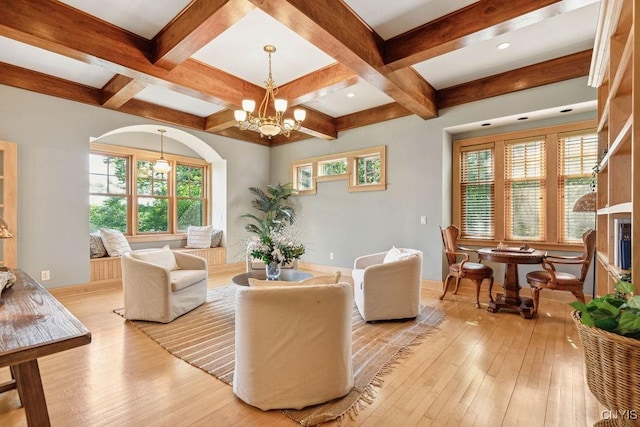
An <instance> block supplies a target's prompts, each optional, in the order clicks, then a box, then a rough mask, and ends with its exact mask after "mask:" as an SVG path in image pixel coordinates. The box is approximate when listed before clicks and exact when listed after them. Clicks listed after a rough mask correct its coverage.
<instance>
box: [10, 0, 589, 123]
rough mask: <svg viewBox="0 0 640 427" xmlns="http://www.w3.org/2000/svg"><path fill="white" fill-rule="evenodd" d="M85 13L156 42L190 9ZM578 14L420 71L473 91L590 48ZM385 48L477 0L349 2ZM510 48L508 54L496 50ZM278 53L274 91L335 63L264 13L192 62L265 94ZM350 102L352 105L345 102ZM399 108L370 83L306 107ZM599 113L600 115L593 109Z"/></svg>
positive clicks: (77, 72)
mask: <svg viewBox="0 0 640 427" xmlns="http://www.w3.org/2000/svg"><path fill="white" fill-rule="evenodd" d="M62 2H63V3H66V4H67V5H69V6H71V7H74V8H77V9H80V10H82V11H84V12H85V13H87V14H90V15H93V16H95V17H97V18H99V19H101V20H104V21H107V22H109V23H111V24H113V25H116V26H118V27H121V28H123V29H126V30H127V31H130V32H132V33H135V34H138V35H140V36H143V37H145V38H147V39H152V38H153V37H154V36H155V35H156V34H158V32H159V31H160V30H162V28H164V27H165V26H166V25H167V24H168V23H170V22H171V21H172V20H173V19H174V17H175V16H176V15H178V14H179V13H180V11H181V10H182V9H183V8H184V7H186V6H187V5H189V4H190V3H191V1H190V0H110V1H88V0H62ZM563 2H566V3H572V4H578V5H581V6H582V7H580V8H577V9H574V10H572V11H570V12H566V13H562V14H561V15H559V16H555V17H552V18H550V19H546V20H544V21H542V22H537V23H533V24H531V25H527V24H526V23H524V24H520V25H519V28H518V29H515V30H510V29H508V28H505V29H503V30H501V31H503V33H502V34H495V35H492V36H491V37H490V38H488V36H486V35H485V36H483V38H485V40H479V41H478V42H476V43H473V44H471V45H468V46H465V47H462V48H460V49H458V50H455V51H453V52H450V53H447V54H444V55H441V56H437V57H435V58H433V59H429V60H427V61H424V62H421V63H419V64H416V65H415V66H414V69H415V70H416V72H417V73H418V74H420V75H421V76H422V77H423V78H424V79H425V80H427V81H428V82H429V83H430V84H431V85H432V86H433V87H434V88H435V89H443V88H447V87H450V86H453V85H457V84H461V83H465V82H469V81H472V80H475V79H478V78H482V77H486V76H490V75H494V74H497V73H502V72H505V71H508V70H512V69H516V68H519V67H523V66H526V65H531V64H534V63H538V62H541V61H545V60H548V59H553V58H556V57H559V56H564V55H568V54H571V53H575V52H580V51H584V50H587V49H590V48H591V47H593V43H594V36H595V28H596V23H597V18H598V10H599V3H600V2H599V0H563ZM344 3H346V4H347V5H348V6H349V7H350V8H351V9H352V10H353V11H354V12H355V13H356V14H358V15H359V16H360V18H361V19H362V20H363V21H364V22H365V23H366V24H367V25H369V26H370V27H371V28H372V29H373V30H374V31H376V32H377V33H378V34H379V35H380V36H381V37H382V38H383V39H389V38H392V37H395V36H397V35H399V34H402V33H404V32H406V31H408V30H410V29H413V28H416V27H419V26H420V25H422V24H425V23H428V22H431V21H433V20H435V19H437V18H439V17H442V16H444V15H446V14H448V13H451V12H454V11H456V10H458V9H461V8H463V7H466V6H469V5H470V4H473V3H475V1H471V0H394V1H388V0H344ZM503 41H508V42H510V43H511V47H510V48H508V49H505V50H498V49H496V46H497V45H498V44H499V43H501V42H503ZM266 44H273V45H275V46H276V47H277V52H276V53H275V54H274V55H273V64H272V65H273V78H274V80H275V82H276V84H278V85H280V86H281V85H283V84H285V83H287V82H290V81H292V80H295V79H297V78H299V77H301V76H304V75H306V74H309V73H311V72H314V71H316V70H318V69H321V68H323V67H326V66H328V65H331V64H333V63H334V62H335V59H334V58H332V57H331V56H330V55H329V54H327V53H325V52H323V51H321V50H320V49H318V48H317V47H315V46H314V45H312V44H311V43H309V42H308V41H306V40H305V39H304V38H302V37H301V36H299V35H298V34H296V33H295V32H293V31H292V30H290V29H289V28H287V27H285V26H284V25H282V24H280V23H279V22H277V21H276V20H274V19H273V18H271V17H270V16H269V15H267V14H266V13H264V12H262V11H261V10H259V9H254V10H253V11H252V12H250V13H249V14H247V15H246V16H245V17H244V18H243V19H241V20H240V21H239V22H238V23H236V24H235V25H233V26H232V27H231V28H229V29H228V30H227V31H225V32H223V33H222V34H221V35H220V36H219V37H217V38H215V39H213V40H212V41H211V42H210V43H209V44H207V45H206V46H205V47H203V48H202V49H200V50H199V51H198V52H196V53H195V54H194V55H193V59H196V60H198V61H201V62H203V63H205V64H208V65H210V66H212V67H215V68H217V69H220V70H223V71H225V72H227V73H230V74H233V75H235V76H237V77H239V78H241V79H243V80H246V81H248V82H251V83H253V84H256V85H259V86H263V85H264V81H265V79H266V77H267V54H266V53H265V52H264V51H263V46H264V45H266ZM0 61H2V62H7V63H10V64H13V65H17V66H20V67H23V68H27V69H32V70H36V71H38V72H41V73H45V74H50V75H53V76H57V77H60V78H63V79H66V80H70V81H72V82H77V83H81V84H83V85H87V86H91V87H94V88H101V87H103V86H104V85H105V84H106V83H107V82H108V81H109V80H110V79H111V78H112V77H113V76H114V75H115V74H114V73H113V72H111V71H108V70H106V69H104V68H102V67H100V66H97V65H89V64H85V63H82V62H80V61H76V60H73V59H69V58H67V57H64V56H62V55H59V54H56V53H52V52H47V51H44V50H41V49H38V48H35V47H31V46H29V45H26V44H23V43H20V42H17V41H14V40H10V39H7V38H3V37H0ZM349 93H353V94H355V96H354V97H347V94H349ZM136 99H140V100H144V101H148V102H151V103H155V104H159V105H163V106H166V107H170V108H173V109H176V110H179V111H184V112H188V113H191V114H195V115H198V116H202V117H206V116H208V115H210V114H213V113H215V112H218V111H221V110H222V109H223V108H224V107H223V106H221V105H215V104H213V103H211V102H206V101H203V100H200V99H196V98H192V97H190V96H186V95H183V94H179V93H177V92H174V91H171V90H169V89H166V88H163V87H159V86H152V85H150V86H147V87H146V89H144V90H143V91H142V92H140V93H138V94H137V95H136ZM390 102H393V99H391V98H389V97H388V96H387V95H385V94H384V93H382V92H380V91H379V90H377V89H376V88H375V87H373V86H372V85H370V84H369V83H366V82H363V81H360V83H358V84H356V85H355V86H352V87H348V88H344V89H340V90H337V91H335V92H333V93H329V94H326V95H324V96H322V97H319V98H316V99H315V100H313V101H309V102H307V103H305V105H306V106H308V107H310V108H312V109H315V110H318V111H320V112H323V113H325V114H328V115H330V116H333V117H339V116H342V115H346V114H350V113H354V112H358V111H362V110H364V109H368V108H371V107H375V106H379V105H383V104H387V103H390ZM594 108H595V107H594Z"/></svg>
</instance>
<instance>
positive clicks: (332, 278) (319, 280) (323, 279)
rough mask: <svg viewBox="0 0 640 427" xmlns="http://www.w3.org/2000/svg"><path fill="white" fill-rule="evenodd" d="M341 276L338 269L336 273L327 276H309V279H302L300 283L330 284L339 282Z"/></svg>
mask: <svg viewBox="0 0 640 427" xmlns="http://www.w3.org/2000/svg"><path fill="white" fill-rule="evenodd" d="M340 276H341V273H340V272H339V271H336V272H335V273H333V274H329V275H326V276H314V277H309V278H308V279H304V280H302V281H301V282H300V283H304V284H305V285H328V284H333V283H338V280H340Z"/></svg>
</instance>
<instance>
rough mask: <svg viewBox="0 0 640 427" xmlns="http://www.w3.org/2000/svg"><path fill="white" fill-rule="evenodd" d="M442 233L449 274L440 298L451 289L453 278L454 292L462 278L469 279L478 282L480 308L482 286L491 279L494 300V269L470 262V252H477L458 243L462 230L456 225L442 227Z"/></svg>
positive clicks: (478, 304)
mask: <svg viewBox="0 0 640 427" xmlns="http://www.w3.org/2000/svg"><path fill="white" fill-rule="evenodd" d="M440 233H441V234H442V243H443V245H444V252H445V254H446V256H447V262H448V263H449V274H448V275H447V278H446V279H445V281H444V283H443V284H442V289H443V292H442V295H440V299H443V298H444V296H445V295H446V294H447V291H448V290H449V282H450V281H451V279H454V278H455V279H456V286H455V288H454V289H453V293H454V294H457V293H458V287H459V286H460V280H462V279H469V280H471V281H473V282H474V283H475V284H476V307H477V308H480V286H481V285H482V282H483V281H485V280H488V281H489V299H490V300H491V302H493V297H492V296H491V288H492V287H493V269H492V268H491V267H489V266H487V265H484V264H481V263H479V262H470V261H469V259H470V258H469V254H470V253H473V252H475V251H474V250H473V249H469V248H463V247H461V246H458V245H457V243H456V242H457V240H458V235H459V234H460V230H459V229H458V227H456V226H455V225H450V226H448V227H446V228H442V227H440ZM458 257H462V258H461V261H458Z"/></svg>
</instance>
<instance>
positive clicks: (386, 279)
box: [351, 247, 422, 322]
mask: <svg viewBox="0 0 640 427" xmlns="http://www.w3.org/2000/svg"><path fill="white" fill-rule="evenodd" d="M351 277H352V278H353V287H354V294H355V301H356V306H357V307H358V311H359V312H360V315H361V316H362V318H363V319H364V320H365V322H371V321H376V320H393V319H410V318H413V317H416V316H417V315H418V314H419V313H420V284H421V281H422V252H421V251H419V250H415V249H406V248H396V247H393V248H391V250H389V251H387V252H379V253H376V254H371V255H364V256H361V257H358V258H356V260H355V262H354V263H353V270H352V273H351Z"/></svg>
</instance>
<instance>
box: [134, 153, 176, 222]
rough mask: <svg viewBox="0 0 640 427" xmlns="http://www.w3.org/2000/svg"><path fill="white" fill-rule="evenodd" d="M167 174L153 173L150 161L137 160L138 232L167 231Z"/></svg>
mask: <svg viewBox="0 0 640 427" xmlns="http://www.w3.org/2000/svg"><path fill="white" fill-rule="evenodd" d="M167 175H168V174H159V173H154V172H153V163H152V162H149V161H145V160H138V162H137V169H136V176H137V180H136V190H137V192H136V194H137V196H138V197H137V206H138V228H137V231H138V233H167V232H168V231H169V197H168V194H169V191H168V187H169V185H168V182H167Z"/></svg>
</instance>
